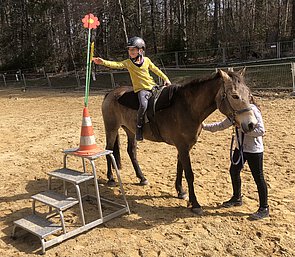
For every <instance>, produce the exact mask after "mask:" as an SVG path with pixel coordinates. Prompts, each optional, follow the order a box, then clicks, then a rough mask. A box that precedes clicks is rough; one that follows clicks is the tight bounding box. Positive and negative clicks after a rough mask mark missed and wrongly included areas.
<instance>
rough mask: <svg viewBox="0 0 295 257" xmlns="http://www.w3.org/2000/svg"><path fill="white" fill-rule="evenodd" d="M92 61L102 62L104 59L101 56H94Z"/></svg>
mask: <svg viewBox="0 0 295 257" xmlns="http://www.w3.org/2000/svg"><path fill="white" fill-rule="evenodd" d="M92 61H93V62H94V63H95V64H98V65H99V64H102V61H103V60H102V59H101V58H100V57H93V58H92Z"/></svg>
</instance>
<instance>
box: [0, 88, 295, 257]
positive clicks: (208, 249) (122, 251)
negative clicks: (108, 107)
mask: <svg viewBox="0 0 295 257" xmlns="http://www.w3.org/2000/svg"><path fill="white" fill-rule="evenodd" d="M102 99H103V93H101V92H91V93H90V99H89V111H90V115H91V117H92V123H93V127H94V132H95V136H96V141H97V144H98V145H100V146H101V147H104V145H105V138H104V127H103V121H102V117H101V110H100V106H101V102H102ZM258 102H259V103H260V105H261V108H262V112H263V117H264V122H265V126H266V130H267V133H266V136H265V138H264V143H265V161H264V167H265V169H264V170H265V177H266V180H267V184H268V188H269V204H270V210H271V216H270V218H267V219H265V220H262V221H250V220H248V216H249V214H251V213H252V212H254V211H256V210H257V208H258V200H257V198H258V196H257V190H256V187H255V184H254V181H253V179H252V177H251V173H250V171H249V168H248V166H247V165H246V167H245V170H244V172H243V173H242V182H243V185H242V192H243V195H244V205H243V206H241V207H235V208H229V209H223V208H220V207H219V205H220V203H222V202H223V201H225V200H228V199H229V198H230V196H231V183H230V177H229V173H228V166H229V147H230V139H231V129H228V130H226V131H223V132H219V133H215V134H212V133H210V132H207V131H203V132H202V134H201V136H200V138H199V142H198V143H197V145H196V146H195V147H194V148H193V149H192V151H191V160H192V166H193V170H194V174H195V190H196V193H197V197H198V200H199V202H200V204H201V205H202V206H203V208H204V215H202V216H197V215H194V214H193V213H192V212H191V211H190V210H189V209H187V208H186V202H185V201H183V200H179V199H177V198H176V197H175V196H176V192H175V189H174V181H175V173H176V150H175V149H174V148H173V147H171V146H168V145H166V144H164V143H153V142H149V141H143V142H140V143H139V144H138V159H139V163H140V164H141V167H142V170H143V172H144V174H145V175H146V177H147V178H148V180H149V182H150V184H149V185H148V186H145V187H140V186H138V185H137V184H136V183H137V182H138V180H137V178H136V176H135V174H134V172H133V169H132V165H131V162H130V161H129V159H128V157H127V153H126V151H125V149H126V137H125V136H124V135H123V131H121V148H122V149H121V153H122V164H123V168H122V171H121V177H122V181H123V183H124V189H125V191H126V195H127V200H128V202H129V205H130V209H131V214H130V215H127V214H126V215H123V216H121V217H118V218H115V219H113V220H111V221H109V222H107V223H105V224H102V225H100V226H98V227H95V228H94V229H91V230H90V231H88V232H86V233H83V234H81V235H79V236H76V237H74V238H71V239H69V240H67V241H65V242H63V243H61V244H58V245H56V246H54V247H51V248H49V249H48V250H47V251H46V256H48V257H53V256H54V257H57V256H103V257H111V256H118V257H133V256H134V257H156V256H158V257H166V256H175V257H181V256H185V257H188V256H207V257H209V256H212V257H213V256H216V257H221V256H236V257H238V256H241V257H254V256H272V257H273V256H295V202H294V198H295V197H294V195H295V172H294V167H295V158H294V150H295V129H294V128H295V99H294V98H291V97H290V96H289V95H288V94H283V93H280V94H276V95H274V94H263V95H262V94H260V96H258ZM83 103H84V92H73V91H69V90H67V91H62V90H59V91H58V90H56V91H49V90H47V91H46V90H43V91H41V90H39V91H38V90H28V91H26V92H21V91H20V90H19V89H18V90H0V110H1V120H0V131H1V142H0V152H1V154H0V180H1V183H0V199H1V205H0V228H1V230H0V256H35V255H36V254H38V253H39V252H38V251H39V249H40V245H41V244H40V242H39V240H38V239H37V238H36V237H35V236H32V235H30V234H24V233H22V232H21V231H19V233H20V236H19V237H18V238H17V239H16V240H12V239H11V238H10V235H11V232H12V227H13V221H15V220H17V219H20V218H22V217H24V216H26V215H29V214H30V213H31V205H32V202H31V200H30V197H31V195H33V194H36V193H38V192H40V191H43V190H46V188H47V178H48V176H47V173H48V172H50V171H53V170H55V169H58V168H62V165H63V154H62V150H63V149H68V148H71V147H77V146H78V145H79V139H80V129H81V119H82V109H83ZM222 118H223V116H222V115H221V114H220V113H219V112H218V111H216V112H215V113H213V114H212V115H211V116H210V117H209V118H208V120H207V121H208V122H210V121H217V120H220V119H222ZM71 161H72V165H73V166H75V167H76V166H77V168H79V167H81V163H80V161H79V160H76V159H73V160H72V159H71ZM97 168H98V170H99V171H98V177H99V179H100V180H102V181H104V180H105V179H106V162H105V159H103V158H102V159H99V160H98V161H97ZM183 184H184V185H185V187H186V181H185V180H184V181H183ZM101 188H102V190H104V191H105V192H106V193H107V194H109V196H112V194H113V195H118V188H107V187H106V186H104V185H101ZM65 217H66V222H67V224H72V225H73V226H75V225H74V224H75V222H76V221H78V220H79V216H78V212H76V213H75V212H74V211H72V212H71V211H69V212H68V211H67V212H66V213H65ZM91 218H93V217H90V219H91Z"/></svg>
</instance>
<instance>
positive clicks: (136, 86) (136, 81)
mask: <svg viewBox="0 0 295 257" xmlns="http://www.w3.org/2000/svg"><path fill="white" fill-rule="evenodd" d="M101 65H103V66H106V67H109V68H112V69H127V70H128V71H129V74H130V78H131V81H132V85H133V90H134V92H135V93H136V92H138V91H140V90H142V89H145V90H150V89H152V87H153V86H155V85H156V82H155V81H154V79H153V77H152V76H151V75H150V73H149V70H151V71H152V72H153V73H155V74H156V75H157V76H159V77H160V78H162V79H163V80H164V81H167V80H169V79H168V77H167V76H166V75H165V74H164V73H163V72H162V71H161V70H160V69H159V68H158V67H157V66H156V65H155V64H153V63H152V61H151V60H150V59H149V58H148V57H144V62H143V64H142V65H141V66H140V67H138V66H136V65H135V64H134V63H133V62H132V61H131V60H130V59H126V60H124V61H121V62H114V61H106V60H103V62H102V64H101Z"/></svg>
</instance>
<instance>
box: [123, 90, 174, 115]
mask: <svg viewBox="0 0 295 257" xmlns="http://www.w3.org/2000/svg"><path fill="white" fill-rule="evenodd" d="M174 91H175V87H172V86H169V87H164V88H163V90H162V92H161V94H160V96H159V98H158V99H157V102H156V108H155V110H156V111H159V110H162V109H164V108H167V107H169V106H170V105H171V103H172V101H173V94H174ZM153 98H154V96H152V97H151V98H150V100H149V104H150V103H153V102H154V99H153ZM151 100H152V101H151ZM118 102H119V103H120V104H122V105H124V106H126V107H128V108H131V109H133V110H138V109H139V101H138V97H137V94H136V93H134V91H128V92H125V93H124V94H123V95H122V96H120V97H119V98H118Z"/></svg>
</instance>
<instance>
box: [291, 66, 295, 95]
mask: <svg viewBox="0 0 295 257" xmlns="http://www.w3.org/2000/svg"><path fill="white" fill-rule="evenodd" d="M291 71H292V83H293V92H292V93H291V95H295V63H294V62H291Z"/></svg>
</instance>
